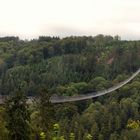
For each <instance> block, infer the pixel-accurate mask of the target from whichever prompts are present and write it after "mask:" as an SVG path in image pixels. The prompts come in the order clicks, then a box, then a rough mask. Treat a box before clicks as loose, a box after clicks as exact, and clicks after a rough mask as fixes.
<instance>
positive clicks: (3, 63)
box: [0, 35, 140, 140]
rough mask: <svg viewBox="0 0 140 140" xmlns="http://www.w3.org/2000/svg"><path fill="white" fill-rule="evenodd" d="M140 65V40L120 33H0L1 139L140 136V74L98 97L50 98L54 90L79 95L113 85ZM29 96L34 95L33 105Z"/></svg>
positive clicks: (86, 139)
mask: <svg viewBox="0 0 140 140" xmlns="http://www.w3.org/2000/svg"><path fill="white" fill-rule="evenodd" d="M139 67H140V41H123V40H121V39H120V37H119V36H115V37H112V36H104V35H97V36H95V37H91V36H90V37H86V36H83V37H74V36H72V37H66V38H63V39H60V38H59V37H49V36H40V37H39V38H38V39H33V40H30V41H28V40H25V41H23V40H20V39H19V38H18V37H4V38H0V93H1V94H5V95H7V94H8V95H10V96H9V99H8V100H7V101H6V103H5V104H4V105H3V106H1V108H0V139H2V140H9V139H11V140H15V139H16V140H30V139H32V140H40V139H42V140H43V139H44V140H45V139H47V140H49V139H50V140H51V139H53V140H132V139H133V138H135V139H136V140H139V139H140V135H139V134H140V123H139V120H140V77H139V76H138V77H137V78H136V79H135V80H133V81H132V82H131V83H129V84H127V85H125V86H124V87H122V88H121V89H119V90H117V91H115V92H113V93H111V94H109V95H106V96H101V97H98V98H95V99H93V100H92V99H91V100H88V101H80V102H74V103H65V104H54V105H52V104H50V103H49V98H50V96H52V95H53V94H55V95H64V96H74V95H76V94H87V93H89V92H91V91H99V90H103V89H106V88H109V87H111V86H113V85H115V84H117V83H119V82H121V81H123V80H125V79H127V78H128V77H129V76H130V75H131V74H132V73H133V72H135V71H136V70H137V69H138V68H139ZM27 96H34V97H35V100H34V103H33V104H32V105H30V106H29V105H28V104H27V103H26V100H27V99H26V98H27Z"/></svg>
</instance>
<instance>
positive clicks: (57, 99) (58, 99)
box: [50, 68, 140, 103]
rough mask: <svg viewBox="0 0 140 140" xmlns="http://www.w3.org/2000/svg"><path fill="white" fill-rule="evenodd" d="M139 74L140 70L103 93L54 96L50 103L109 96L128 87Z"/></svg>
mask: <svg viewBox="0 0 140 140" xmlns="http://www.w3.org/2000/svg"><path fill="white" fill-rule="evenodd" d="M139 73H140V68H139V69H138V70H137V71H136V72H135V73H134V74H133V75H132V76H131V77H129V78H128V79H126V80H125V81H123V82H120V83H119V84H117V85H115V86H113V87H110V88H108V89H105V90H102V91H97V92H91V93H88V94H85V95H75V96H52V97H51V98H50V102H51V103H64V102H74V101H81V100H87V99H91V98H95V97H98V96H102V95H105V94H108V93H110V92H113V91H115V90H117V89H119V88H121V87H122V86H124V85H126V84H127V83H128V82H130V81H131V80H133V79H134V78H135V77H136V76H137V75H138V74H139Z"/></svg>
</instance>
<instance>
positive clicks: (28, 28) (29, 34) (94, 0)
mask: <svg viewBox="0 0 140 140" xmlns="http://www.w3.org/2000/svg"><path fill="white" fill-rule="evenodd" d="M0 2H1V5H0V17H1V22H0V37H4V36H19V38H21V39H33V38H38V37H39V36H59V37H60V38H63V37H67V36H96V35H98V34H104V35H112V36H115V35H119V36H121V38H122V39H123V40H124V39H125V40H140V28H139V25H140V14H139V13H140V1H139V0H133V1H132V0H123V1H122V0H108V1H102V0H59V1H58V0H12V1H10V0H0Z"/></svg>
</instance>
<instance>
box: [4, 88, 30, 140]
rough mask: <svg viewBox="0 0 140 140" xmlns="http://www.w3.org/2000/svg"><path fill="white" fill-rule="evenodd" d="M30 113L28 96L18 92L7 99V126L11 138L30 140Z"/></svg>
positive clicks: (14, 139) (11, 139) (12, 139)
mask: <svg viewBox="0 0 140 140" xmlns="http://www.w3.org/2000/svg"><path fill="white" fill-rule="evenodd" d="M29 122H30V113H29V110H28V105H27V103H26V96H25V95H24V94H23V93H21V92H19V91H18V92H16V93H15V95H13V96H11V97H10V98H9V99H8V100H7V101H6V123H7V124H6V126H7V129H8V132H9V140H30V127H29Z"/></svg>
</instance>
